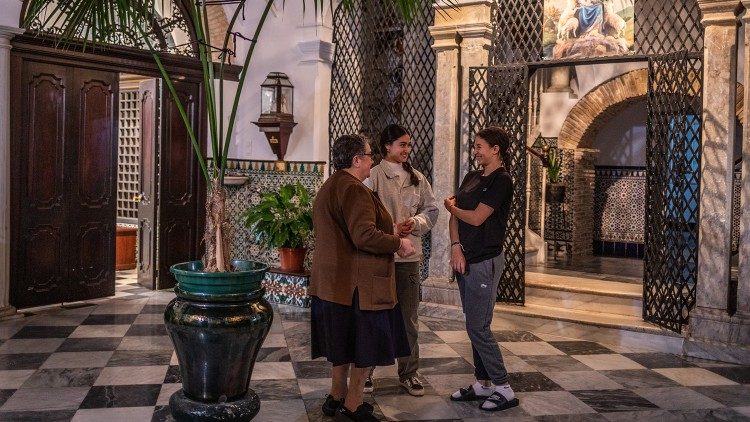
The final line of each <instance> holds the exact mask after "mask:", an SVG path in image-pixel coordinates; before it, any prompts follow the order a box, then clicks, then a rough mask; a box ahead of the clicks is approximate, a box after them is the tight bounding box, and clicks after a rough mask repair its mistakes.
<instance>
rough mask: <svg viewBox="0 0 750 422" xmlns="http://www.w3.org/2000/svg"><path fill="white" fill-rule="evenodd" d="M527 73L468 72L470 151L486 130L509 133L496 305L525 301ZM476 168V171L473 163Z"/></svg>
mask: <svg viewBox="0 0 750 422" xmlns="http://www.w3.org/2000/svg"><path fill="white" fill-rule="evenodd" d="M528 104H529V69H528V67H526V66H524V65H517V66H496V67H472V68H470V69H469V147H471V146H472V145H474V136H475V135H476V133H477V132H478V131H480V130H481V129H482V128H485V127H487V126H500V127H501V128H503V129H505V130H506V131H507V132H508V134H509V135H510V140H511V144H510V148H509V151H508V155H509V158H510V159H509V162H507V163H505V166H506V168H507V169H508V171H509V172H510V174H511V177H512V178H513V203H512V205H511V208H510V215H509V217H508V229H507V231H506V235H505V243H504V244H503V250H504V251H505V271H504V272H503V276H502V278H501V279H500V285H499V286H498V291H497V295H498V301H501V302H510V303H519V304H523V303H524V298H525V294H524V290H525V283H524V270H525V259H526V257H525V255H526V253H525V252H526V251H525V245H526V242H525V240H526V238H525V234H526V139H527V137H528V134H527V131H528V121H529V119H528V112H529V106H528ZM471 168H472V169H476V166H475V164H474V163H473V161H472V164H471Z"/></svg>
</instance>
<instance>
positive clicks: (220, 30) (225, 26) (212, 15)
mask: <svg viewBox="0 0 750 422" xmlns="http://www.w3.org/2000/svg"><path fill="white" fill-rule="evenodd" d="M207 11H208V30H209V32H210V33H211V35H213V38H214V39H213V40H211V41H212V44H217V45H219V46H221V42H223V41H224V34H226V33H227V31H228V30H229V20H228V19H227V15H226V13H225V12H224V6H222V5H221V4H213V5H209V6H207ZM217 37H218V38H217ZM227 48H228V49H230V50H232V51H234V43H233V42H232V39H231V38H230V39H229V44H227ZM220 54H221V52H219V51H214V53H213V58H214V60H215V61H220V60H221V57H219V55H220Z"/></svg>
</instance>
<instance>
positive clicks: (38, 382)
mask: <svg viewBox="0 0 750 422" xmlns="http://www.w3.org/2000/svg"><path fill="white" fill-rule="evenodd" d="M101 372H102V368H49V369H40V370H38V371H36V372H35V373H34V374H33V375H32V376H31V377H29V379H27V380H26V382H24V383H23V386H22V387H21V388H59V387H91V386H92V385H94V382H95V381H96V379H97V378H98V377H99V374H100V373H101Z"/></svg>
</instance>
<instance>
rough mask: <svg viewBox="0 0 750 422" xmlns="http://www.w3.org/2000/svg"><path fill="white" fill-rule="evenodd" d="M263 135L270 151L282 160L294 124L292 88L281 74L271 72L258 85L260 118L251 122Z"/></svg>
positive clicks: (286, 78)
mask: <svg viewBox="0 0 750 422" xmlns="http://www.w3.org/2000/svg"><path fill="white" fill-rule="evenodd" d="M253 123H254V124H255V125H256V126H258V128H260V131H261V132H263V133H265V135H266V139H268V143H269V144H270V145H271V150H272V151H273V152H274V154H276V156H277V157H279V161H283V160H284V156H285V155H286V149H287V146H288V145H289V136H290V135H291V134H292V130H294V126H295V125H296V124H297V123H295V122H294V86H293V85H292V83H291V82H290V81H289V77H288V76H286V74H284V73H281V72H271V73H269V74H268V76H266V80H265V81H263V83H262V84H260V117H259V118H258V121H257V122H253Z"/></svg>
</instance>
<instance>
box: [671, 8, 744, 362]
mask: <svg viewBox="0 0 750 422" xmlns="http://www.w3.org/2000/svg"><path fill="white" fill-rule="evenodd" d="M748 3H750V2H748ZM698 5H699V6H700V7H701V12H702V14H703V18H702V20H701V23H702V24H703V26H704V28H705V32H704V42H703V43H704V54H703V57H704V60H703V133H702V139H701V144H702V145H701V192H700V222H699V223H700V228H699V232H698V280H697V287H696V306H695V309H693V310H692V311H691V313H690V325H689V330H688V333H687V338H686V339H685V343H684V345H683V349H684V351H685V353H686V354H687V355H689V356H694V357H699V358H704V359H716V360H722V361H728V362H735V363H741V364H746V365H747V364H750V318H748V315H747V314H746V313H745V314H744V315H743V313H742V312H736V313H734V314H731V315H730V308H731V307H732V306H733V305H734V303H732V304H730V303H729V301H730V300H731V298H730V295H729V276H730V261H729V260H730V257H731V245H730V242H731V240H730V239H731V234H732V178H733V173H734V165H733V164H734V162H733V151H734V135H735V132H734V127H735V119H736V116H735V100H736V96H737V92H736V91H737V90H736V86H737V83H736V81H737V60H736V51H737V50H736V49H737V16H738V15H739V13H740V11H741V10H742V5H741V3H740V1H739V0H732V1H727V0H698ZM745 82H746V83H747V81H745ZM746 124H747V121H746ZM746 133H747V132H746ZM746 143H747V141H746ZM746 153H747V152H746ZM746 190H747V189H746ZM745 208H746V207H745ZM745 259H746V258H745ZM740 283H741V284H742V285H743V286H746V285H747V284H746V283H747V281H746V280H742V276H740Z"/></svg>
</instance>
